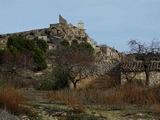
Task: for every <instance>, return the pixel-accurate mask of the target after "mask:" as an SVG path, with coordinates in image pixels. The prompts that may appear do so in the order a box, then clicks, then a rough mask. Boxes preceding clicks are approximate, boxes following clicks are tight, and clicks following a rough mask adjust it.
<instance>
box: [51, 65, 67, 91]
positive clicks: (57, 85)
mask: <svg viewBox="0 0 160 120" xmlns="http://www.w3.org/2000/svg"><path fill="white" fill-rule="evenodd" d="M53 76H54V77H53V80H54V85H53V89H55V90H57V89H63V88H68V87H69V79H70V74H69V73H68V72H67V71H66V70H64V68H62V67H60V66H58V67H55V68H54V70H53Z"/></svg>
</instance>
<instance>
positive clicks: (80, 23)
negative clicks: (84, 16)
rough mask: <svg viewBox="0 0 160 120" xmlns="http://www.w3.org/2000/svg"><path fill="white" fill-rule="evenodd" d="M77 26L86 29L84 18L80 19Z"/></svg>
mask: <svg viewBox="0 0 160 120" xmlns="http://www.w3.org/2000/svg"><path fill="white" fill-rule="evenodd" d="M77 27H78V28H79V29H80V30H84V23H83V21H82V20H80V21H79V22H78V24H77Z"/></svg>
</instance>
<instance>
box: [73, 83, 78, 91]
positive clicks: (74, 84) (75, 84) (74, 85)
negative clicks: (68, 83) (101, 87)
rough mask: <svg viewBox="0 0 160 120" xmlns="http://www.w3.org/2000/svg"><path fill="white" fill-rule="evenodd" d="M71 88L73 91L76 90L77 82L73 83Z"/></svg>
mask: <svg viewBox="0 0 160 120" xmlns="http://www.w3.org/2000/svg"><path fill="white" fill-rule="evenodd" d="M73 87H74V89H75V90H76V89H77V82H73Z"/></svg>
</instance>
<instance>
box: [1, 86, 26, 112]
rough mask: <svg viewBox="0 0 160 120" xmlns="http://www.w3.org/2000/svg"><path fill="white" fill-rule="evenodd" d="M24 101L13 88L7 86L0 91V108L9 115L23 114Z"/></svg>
mask: <svg viewBox="0 0 160 120" xmlns="http://www.w3.org/2000/svg"><path fill="white" fill-rule="evenodd" d="M25 102H26V99H25V98H24V97H23V96H22V95H21V94H20V93H19V91H18V90H16V89H15V88H13V87H10V86H7V87H3V88H1V89H0V106H1V108H3V109H7V110H8V111H10V112H11V113H15V114H19V113H23V112H25V109H24V107H23V104H24V103H25Z"/></svg>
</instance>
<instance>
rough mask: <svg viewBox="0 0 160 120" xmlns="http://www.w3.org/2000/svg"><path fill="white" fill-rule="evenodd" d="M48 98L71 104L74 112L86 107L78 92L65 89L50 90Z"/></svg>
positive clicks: (82, 110) (81, 110)
mask: <svg viewBox="0 0 160 120" xmlns="http://www.w3.org/2000/svg"><path fill="white" fill-rule="evenodd" d="M47 97H48V98H50V99H51V100H54V101H59V102H61V103H63V104H66V105H67V106H69V107H70V108H71V109H72V110H73V111H74V112H84V110H85V107H84V105H83V103H82V101H81V100H80V99H79V97H78V96H77V95H76V92H74V91H69V90H63V91H55V92H49V93H48V95H47Z"/></svg>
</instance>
